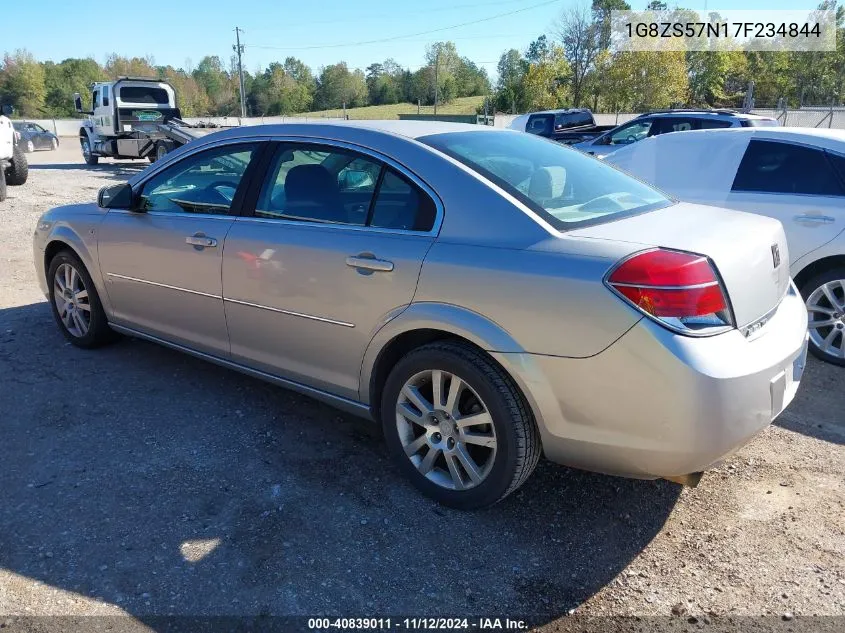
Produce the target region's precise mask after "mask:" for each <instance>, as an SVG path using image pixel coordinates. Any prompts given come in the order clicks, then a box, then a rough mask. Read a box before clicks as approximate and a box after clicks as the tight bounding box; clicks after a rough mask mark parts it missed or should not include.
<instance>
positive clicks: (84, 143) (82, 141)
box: [79, 136, 100, 165]
mask: <svg viewBox="0 0 845 633" xmlns="http://www.w3.org/2000/svg"><path fill="white" fill-rule="evenodd" d="M79 145H80V146H81V147H82V158H83V159H84V160H85V164H86V165H96V164H97V163H99V162H100V157H99V156H97V155H96V154H94V151H93V150H92V149H91V141H90V140H89V138H88V137H87V136H80V137H79ZM86 147H87V155H86Z"/></svg>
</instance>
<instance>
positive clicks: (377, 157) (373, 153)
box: [241, 135, 445, 237]
mask: <svg viewBox="0 0 845 633" xmlns="http://www.w3.org/2000/svg"><path fill="white" fill-rule="evenodd" d="M268 138H269V140H271V141H272V142H273V143H275V144H277V146H278V145H280V144H299V145H303V144H304V145H316V146H322V147H327V148H329V149H331V148H339V149H345V150H348V151H351V152H356V153H358V154H362V155H363V156H364V157H366V158H369V159H372V160H374V161H376V162H379V163H380V164H381V165H382V166H387V167H390V168H392V169H394V170H395V171H396V172H398V173H399V174H401V175H403V176H404V177H406V178H407V179H408V180H410V181H411V182H412V183H414V184H415V185H416V186H417V187H419V188H420V189H421V190H422V191H423V193H425V194H426V195H427V196H428V197H429V198H431V200H432V202H434V208H435V215H434V223H433V224H432V226H431V229H430V230H428V231H413V230H407V229H386V228H379V227H374V226H361V225H357V224H331V223H325V222H309V221H304V220H291V219H285V218H259V217H255V205H256V204H257V203H258V195H259V194H258V193H256V194H255V198H254V200H253V202H252V205H251V206H250V207H246V206H245V207H244V208H243V213H242V214H241V219H248V220H253V221H256V222H274V223H280V224H287V225H291V226H311V227H321V228H328V229H332V230H351V231H373V232H376V233H388V234H396V235H417V236H420V237H437V235H439V233H440V228H441V226H442V224H443V217H444V215H445V211H444V206H443V202H442V201H441V199H440V196H438V195H437V194H436V193H435V192H434V189H433V188H432V187H431V186H429V185H428V183H426V182H425V181H424V180H423V179H422V178H420V177H419V176H417V175H416V174H415V173H414V172H413V171H411V170H410V169H408V168H407V167H406V166H405V165H403V164H402V163H400V162H398V161H397V160H395V159H393V158H390V157H389V156H385V155H384V154H382V153H380V152H378V151H377V150H374V149H371V148H369V147H364V146H362V145H356V144H355V143H348V142H346V141H338V140H335V139H330V138H323V137H312V136H286V135H279V136H272V137H268ZM275 153H276V150H274V151H273V152H272V155H273V156H275ZM264 171H265V173H264V177H263V178H262V179H261V186H260V187H257V189H259V190H260V189H262V188H263V187H264V184H265V182H266V180H267V178H269V177H270V173H269V171H270V165H269V164H268V165H266V166H265V170H264ZM377 185H379V186H380V185H381V180H379V182H378V183H377ZM377 197H378V188H376V189H374V190H373V199H375V198H377Z"/></svg>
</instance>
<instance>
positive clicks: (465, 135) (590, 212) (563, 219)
mask: <svg viewBox="0 0 845 633" xmlns="http://www.w3.org/2000/svg"><path fill="white" fill-rule="evenodd" d="M418 140H419V141H420V142H422V143H425V144H426V145H429V146H431V147H433V148H435V149H437V150H439V151H441V152H443V153H444V154H447V155H449V156H451V157H452V158H454V159H456V160H458V161H460V162H462V163H463V164H464V165H466V166H467V167H469V168H470V169H472V170H474V171H476V172H478V173H479V174H481V175H482V176H483V177H484V178H487V179H488V180H490V181H491V182H493V183H495V184H496V185H498V186H499V187H501V188H502V189H504V190H505V191H507V192H508V193H509V194H511V195H512V196H514V197H515V198H517V199H518V200H519V201H520V202H522V203H523V204H525V205H526V206H527V207H529V208H530V209H532V210H533V211H534V212H536V213H537V214H538V215H540V216H541V217H542V218H543V219H544V220H546V221H547V222H548V223H549V224H551V225H552V226H553V227H554V228H556V229H557V230H559V231H566V230H569V229H573V228H576V227H578V226H583V225H585V224H597V223H600V222H604V221H607V220H611V219H614V220H615V219H619V218H621V217H626V216H629V215H634V214H636V213H641V212H644V211H650V210H652V209H659V208H661V207H665V206H668V205H670V204H672V200H670V199H669V198H667V197H666V196H664V195H663V194H662V193H660V192H658V191H656V190H655V189H652V188H651V187H649V186H648V185H645V184H643V183H641V182H640V181H639V180H635V179H634V178H632V177H631V176H628V175H626V174H624V173H623V172H621V171H619V170H617V169H615V168H614V167H611V166H610V165H607V164H605V163H603V162H601V161H600V160H598V159H596V158H593V157H591V156H587V155H586V154H583V153H581V152H579V151H578V150H575V149H571V148H568V147H566V146H565V145H561V144H560V143H555V142H554V141H549V140H547V139H544V138H542V137H538V136H534V135H532V134H522V133H520V132H482V131H479V132H454V133H445V134H433V135H431V136H423V137H420V138H419V139H418Z"/></svg>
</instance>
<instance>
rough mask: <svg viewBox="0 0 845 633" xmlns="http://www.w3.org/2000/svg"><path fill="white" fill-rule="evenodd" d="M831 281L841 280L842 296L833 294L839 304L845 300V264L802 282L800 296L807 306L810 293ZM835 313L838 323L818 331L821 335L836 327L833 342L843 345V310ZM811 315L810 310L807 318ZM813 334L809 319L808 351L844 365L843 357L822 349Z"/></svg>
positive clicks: (844, 359)
mask: <svg viewBox="0 0 845 633" xmlns="http://www.w3.org/2000/svg"><path fill="white" fill-rule="evenodd" d="M831 281H840V282H841V284H842V286H841V289H842V293H843V294H842V296H838V295H836V294H834V296H835V298H837V299H838V300H839V301H840V305H841V302H843V301H845V266H839V267H835V268H830V269H828V270H826V271H824V272H822V273H819V274H818V275H815V276H814V277H812V278H810V279H808V280H807V281H805V282H804V284H803V285H802V286H801V296H802V297H803V298H804V301H805V302H807V304H808V306H809V300H810V297H811V295H812V294H813V293H814V292H815V291H816V290H817V289H819V288H821V287H822V286H823V285H824V284H827V283H830V282H831ZM829 303H830V301H827V300H826V302H825V307H827V304H829ZM831 308H832V309H834V306H831ZM835 314H838V315H840V316H838V317H836V316H834V317H833V318H834V319H839V320H840V323H839V324H837V325H834V326H832V328H831V329H827V328H819V329H818V331H819V333H821V334H822V335H823V336H827V335H828V334H829V333H830V332H831V331H832V329H833V328H835V329H838V331H839V335H838V336H839V338H834V343H836V342H837V341H838V345H839V346H843V347H845V338H843V337H845V310H837V311H836V313H835ZM818 316H822V315H821V314H819V315H818ZM813 317H814V314H813V312H812V311H811V312H810V313H809V318H810V319H813ZM813 334H814V328H813V327H812V321H811V322H810V345H809V349H810V353H811V354H812V355H813V356H815V357H816V358H818V359H820V360H823V361H825V362H827V363H831V364H833V365H839V366H840V367H845V358H841V357H838V356H834V355H832V354H830V353H828V352H825V351H824V350H822V349H821V348H820V347H819V346H818V345H817V344H816V343H815V342H814V341H813Z"/></svg>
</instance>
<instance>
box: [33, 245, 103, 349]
mask: <svg viewBox="0 0 845 633" xmlns="http://www.w3.org/2000/svg"><path fill="white" fill-rule="evenodd" d="M62 264H69V265H70V266H72V267H73V268H74V269H75V270H76V271H77V273H78V274H79V276H80V277H81V279H82V282H83V284H84V287H85V290H86V291H87V292H88V306H89V307H90V315H91V316H90V321H89V324H88V331H87V332H86V333H85V334H84V335H83V336H78V335H75V334H73V333H72V332H71V331H70V330H69V329H68V328H67V326H66V325H65V324H64V323H63V322H62V318H61V316H60V315H59V310H58V308H57V306H56V297H55V293H56V282H55V278H56V271H57V270H58V269H59V267H60V266H61V265H62ZM47 286H48V287H49V289H50V308H51V309H52V311H53V318H54V319H55V320H56V323H57V324H58V326H59V329H60V330H61V332H62V334H63V335H64V337H65V338H66V339H67V340H68V341H70V342H71V343H73V344H74V345H76V346H77V347H82V348H84V349H92V348H95V347H100V346H102V345H105V344H107V343H111V342H112V341H114V340H115V339H117V338H118V335H117V333H116V332H115V331H114V330H112V329H111V328H110V327H109V323H108V319H107V318H106V313H105V312H104V311H103V305H102V303H100V296H99V295H98V294H97V288H96V287H95V286H94V282H93V281H92V279H91V275H89V274H88V270H87V269H86V268H85V265H84V264H83V263H82V262H81V261H80V260H79V258H78V257H77V256H76V254H75V253H74V252H73V251H70V250H63V251H60V252H59V253H57V254H56V256H55V257H53V259H52V260H50V264H49V266H48V267H47Z"/></svg>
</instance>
